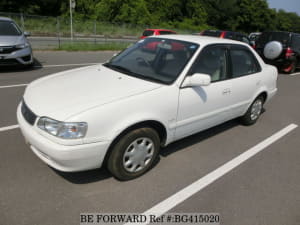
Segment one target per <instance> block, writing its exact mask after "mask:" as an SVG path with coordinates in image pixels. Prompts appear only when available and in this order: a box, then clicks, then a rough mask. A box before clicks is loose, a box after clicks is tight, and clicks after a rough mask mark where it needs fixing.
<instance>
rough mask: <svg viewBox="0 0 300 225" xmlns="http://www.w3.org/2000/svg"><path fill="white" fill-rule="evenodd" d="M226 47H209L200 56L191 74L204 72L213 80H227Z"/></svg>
mask: <svg viewBox="0 0 300 225" xmlns="http://www.w3.org/2000/svg"><path fill="white" fill-rule="evenodd" d="M226 65H227V63H226V49H225V48H224V47H222V46H213V47H207V48H205V49H204V50H202V52H201V53H200V55H199V56H198V58H197V59H196V61H195V63H194V65H193V66H192V69H191V71H190V73H189V74H194V73H204V74H208V75H210V77H211V81H212V82H216V81H221V80H226V79H227V72H226V71H227V68H226Z"/></svg>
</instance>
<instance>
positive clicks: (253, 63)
mask: <svg viewBox="0 0 300 225" xmlns="http://www.w3.org/2000/svg"><path fill="white" fill-rule="evenodd" d="M229 56H230V74H231V75H230V76H231V82H232V87H231V98H232V102H233V103H234V104H232V105H231V115H230V117H232V118H234V117H238V116H241V115H243V114H244V113H245V111H246V110H247V108H248V106H249V104H251V102H252V101H253V98H254V97H255V94H257V92H258V90H259V89H260V87H261V85H262V76H263V74H262V70H261V67H260V65H259V63H258V61H257V59H256V57H255V56H254V54H253V53H252V52H251V50H250V49H249V47H246V46H243V45H230V47H229Z"/></svg>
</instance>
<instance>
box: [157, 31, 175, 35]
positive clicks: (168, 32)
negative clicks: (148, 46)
mask: <svg viewBox="0 0 300 225" xmlns="http://www.w3.org/2000/svg"><path fill="white" fill-rule="evenodd" d="M159 34H160V35H164V34H176V33H175V32H172V31H165V30H161V31H159Z"/></svg>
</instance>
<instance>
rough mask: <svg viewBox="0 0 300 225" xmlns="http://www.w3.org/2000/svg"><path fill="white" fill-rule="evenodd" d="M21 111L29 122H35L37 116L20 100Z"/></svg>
mask: <svg viewBox="0 0 300 225" xmlns="http://www.w3.org/2000/svg"><path fill="white" fill-rule="evenodd" d="M21 112H22V115H23V116H24V118H25V120H26V121H27V122H28V123H29V124H31V125H33V124H34V123H35V120H36V118H37V116H36V115H35V114H34V113H33V112H32V111H31V110H30V109H29V108H28V106H27V105H26V103H25V102H24V101H23V102H22V106H21Z"/></svg>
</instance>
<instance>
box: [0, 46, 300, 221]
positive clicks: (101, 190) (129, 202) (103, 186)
mask: <svg viewBox="0 0 300 225" xmlns="http://www.w3.org/2000/svg"><path fill="white" fill-rule="evenodd" d="M113 54H114V52H53V51H41V52H35V58H36V63H35V66H34V67H33V68H32V69H26V70H23V69H21V68H10V69H3V70H2V68H0V103H1V110H0V158H1V162H0V224H1V225H34V224H37V225H44V224H45V225H53V224H59V225H73V224H80V220H79V219H80V213H87V212H90V213H100V214H101V213H125V212H127V213H143V212H146V211H147V210H149V209H151V208H152V207H155V206H157V207H160V206H161V204H162V203H163V202H164V201H165V200H166V199H168V198H169V197H172V196H174V199H175V200H174V201H175V202H176V204H174V205H172V206H171V205H166V207H169V208H168V210H167V211H168V212H172V213H218V214H220V218H221V223H220V224H222V225H299V224H300V179H299V178H300V162H299V161H300V151H299V146H300V138H299V137H300V129H299V128H298V127H297V128H295V129H293V130H291V131H290V132H288V133H286V134H285V135H283V136H282V137H280V138H278V139H276V141H274V142H271V143H269V144H268V145H266V146H265V147H264V148H263V149H262V150H261V151H260V152H259V153H257V154H255V155H253V157H250V158H248V159H247V160H244V161H243V162H241V163H240V164H239V165H238V166H236V167H234V168H232V170H230V171H228V172H226V173H224V174H223V173H222V172H223V171H224V168H223V167H222V166H223V165H224V164H226V163H228V162H230V161H231V160H233V159H236V158H237V157H238V156H240V155H241V154H243V153H246V152H247V151H248V150H252V149H253V148H254V149H256V147H257V146H258V144H259V143H262V142H264V141H265V140H266V139H267V138H269V137H271V136H272V135H274V134H277V133H278V132H280V131H282V129H284V128H286V127H288V126H289V125H291V124H295V125H300V116H299V115H300V100H299V96H300V73H296V74H294V75H286V74H280V75H279V77H278V89H279V91H278V94H277V95H276V96H275V97H274V98H273V99H272V100H271V101H270V102H269V103H267V104H266V105H265V112H264V113H263V114H262V115H261V117H260V119H259V121H258V122H257V123H256V124H255V125H253V126H249V127H247V126H242V125H240V124H239V123H238V122H237V121H235V120H233V121H229V122H227V123H224V124H222V125H220V126H217V127H214V128H212V129H209V130H207V131H204V132H201V133H198V134H196V135H193V136H191V137H188V138H185V139H183V140H180V141H177V142H176V143H173V144H171V145H169V146H168V147H166V148H165V149H163V150H162V151H161V154H160V160H159V162H158V163H157V164H156V166H155V167H154V168H153V169H152V170H151V171H149V172H148V173H147V174H145V175H144V176H142V177H140V178H138V179H135V180H132V181H127V182H120V181H117V180H116V179H114V178H113V177H111V175H110V174H109V173H108V172H107V171H106V169H105V168H100V169H96V170H91V171H86V172H78V173H63V172H58V171H56V170H54V169H52V168H50V167H49V166H47V165H46V164H45V163H43V162H42V161H41V160H40V159H38V158H37V157H36V156H35V155H34V154H33V153H32V152H31V150H30V148H29V147H28V146H27V145H26V144H25V142H24V139H23V137H22V135H21V133H20V130H19V129H18V128H16V127H12V126H14V125H16V124H17V121H16V115H15V114H16V113H15V112H16V108H17V105H18V103H19V102H20V100H21V98H22V95H23V93H24V90H25V87H26V84H28V83H30V82H31V81H33V80H35V79H37V78H39V77H42V76H47V75H50V74H52V73H55V72H59V71H63V70H67V69H71V68H76V67H79V66H85V65H91V64H94V63H100V62H105V61H106V60H107V59H109V58H110V57H111V56H112V55H113ZM272 137H273V136H272ZM218 168H220V170H217V172H218V174H221V175H220V176H219V177H218V179H216V180H213V181H212V182H210V183H207V184H206V185H204V186H203V187H202V188H201V189H200V188H199V189H197V190H195V189H193V186H192V187H191V189H185V188H186V187H190V185H191V184H193V183H194V182H195V181H200V182H202V180H201V179H203V178H204V177H206V176H207V175H209V174H211V172H214V171H215V170H216V169H218ZM182 190H184V191H185V190H189V191H192V190H193V191H194V192H193V194H191V193H187V191H185V192H184V193H185V194H187V196H188V197H187V198H183V199H182V200H181V201H179V200H178V199H179V197H178V196H177V195H176V193H178V192H179V191H182Z"/></svg>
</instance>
